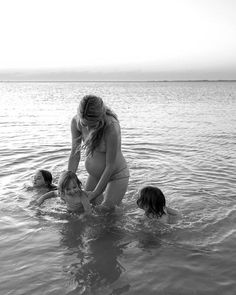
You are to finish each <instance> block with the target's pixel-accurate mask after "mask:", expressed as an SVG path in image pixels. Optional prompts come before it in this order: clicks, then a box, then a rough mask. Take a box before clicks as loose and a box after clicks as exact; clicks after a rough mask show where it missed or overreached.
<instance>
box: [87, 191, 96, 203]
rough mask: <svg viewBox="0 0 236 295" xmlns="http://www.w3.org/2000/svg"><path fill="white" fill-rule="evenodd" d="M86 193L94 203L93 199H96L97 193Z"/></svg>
mask: <svg viewBox="0 0 236 295" xmlns="http://www.w3.org/2000/svg"><path fill="white" fill-rule="evenodd" d="M85 193H86V195H87V197H88V199H89V201H92V200H93V199H95V198H96V195H95V193H94V192H93V191H85Z"/></svg>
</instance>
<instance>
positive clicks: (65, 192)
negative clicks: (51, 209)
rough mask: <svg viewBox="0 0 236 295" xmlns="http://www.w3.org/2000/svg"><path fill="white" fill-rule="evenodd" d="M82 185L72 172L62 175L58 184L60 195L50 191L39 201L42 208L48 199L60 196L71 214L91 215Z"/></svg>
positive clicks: (89, 205)
mask: <svg viewBox="0 0 236 295" xmlns="http://www.w3.org/2000/svg"><path fill="white" fill-rule="evenodd" d="M81 186H82V183H81V181H80V180H79V179H78V177H77V175H76V174H75V173H74V172H72V171H66V172H64V173H62V175H61V176H60V178H59V182H58V187H57V188H58V193H57V192H56V191H50V192H48V193H46V194H44V195H43V196H41V197H40V198H39V199H38V200H37V204H38V205H39V206H40V205H41V204H42V203H43V202H44V201H45V200H46V199H49V198H54V197H57V196H60V197H61V199H62V200H64V201H65V203H66V205H67V210H68V212H70V213H81V212H83V211H84V212H85V213H91V211H92V208H91V204H90V202H89V199H88V197H87V195H86V193H85V192H84V191H83V190H82V188H81Z"/></svg>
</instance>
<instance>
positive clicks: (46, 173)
mask: <svg viewBox="0 0 236 295" xmlns="http://www.w3.org/2000/svg"><path fill="white" fill-rule="evenodd" d="M39 172H41V174H42V176H43V179H44V181H45V183H46V185H47V186H48V187H51V186H52V174H51V172H49V171H48V170H44V169H40V170H39Z"/></svg>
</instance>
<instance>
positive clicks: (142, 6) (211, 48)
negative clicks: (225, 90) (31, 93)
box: [0, 0, 236, 80]
mask: <svg viewBox="0 0 236 295" xmlns="http://www.w3.org/2000/svg"><path fill="white" fill-rule="evenodd" d="M235 12H236V1H235V0H83V1H81V0H20V1H19V0H0V40H1V45H0V80H4V78H5V79H14V78H15V79H25V78H27V79H28V78H32V79H37V78H38V79H51V78H52V77H53V78H55V79H63V78H64V79H66V80H67V79H68V80H70V79H71V80H75V79H82V80H83V79H85V80H89V79H92V80H96V79H98V80H99V79H104V80H109V79H111V80H113V79H115V80H116V79H117V80H119V79H121V80H122V79H124V80H127V79H128V80H129V79H130V80H132V79H133V80H156V79H157V80H168V79H170V80H172V79H175V80H178V79H236V38H235V36H236V17H235Z"/></svg>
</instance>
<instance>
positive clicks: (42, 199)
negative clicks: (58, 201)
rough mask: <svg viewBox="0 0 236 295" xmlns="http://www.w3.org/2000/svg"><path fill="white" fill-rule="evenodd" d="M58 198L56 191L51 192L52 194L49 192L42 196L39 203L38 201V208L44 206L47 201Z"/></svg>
mask: <svg viewBox="0 0 236 295" xmlns="http://www.w3.org/2000/svg"><path fill="white" fill-rule="evenodd" d="M56 197H57V193H56V191H51V192H48V193H46V194H44V195H42V196H41V197H40V198H39V199H38V200H37V201H36V204H37V205H38V206H40V205H42V204H43V202H44V201H45V200H47V199H51V198H56Z"/></svg>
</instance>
